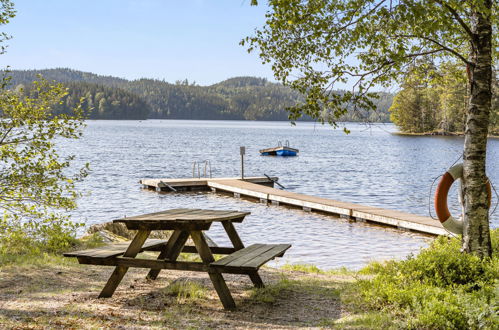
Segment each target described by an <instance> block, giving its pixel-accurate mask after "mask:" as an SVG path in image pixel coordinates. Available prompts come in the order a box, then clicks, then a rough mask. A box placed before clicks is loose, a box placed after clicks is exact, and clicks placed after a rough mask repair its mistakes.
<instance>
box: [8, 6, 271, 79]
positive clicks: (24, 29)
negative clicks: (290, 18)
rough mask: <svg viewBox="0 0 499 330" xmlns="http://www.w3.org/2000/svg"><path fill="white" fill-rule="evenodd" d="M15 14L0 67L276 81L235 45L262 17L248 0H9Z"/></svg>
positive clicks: (261, 8)
mask: <svg viewBox="0 0 499 330" xmlns="http://www.w3.org/2000/svg"><path fill="white" fill-rule="evenodd" d="M13 2H14V4H15V8H16V10H17V15H16V17H15V18H13V19H12V20H11V22H10V23H9V24H7V25H4V26H2V27H0V28H1V30H0V31H4V32H6V33H7V34H9V35H11V36H12V39H11V40H9V41H7V45H8V48H7V53H6V54H4V55H1V56H0V67H2V68H4V67H6V66H10V68H11V69H46V68H56V67H67V68H71V69H76V70H82V71H89V72H93V73H97V74H100V75H112V76H116V77H122V78H127V79H138V78H155V79H161V80H162V79H164V80H166V81H168V82H175V81H176V80H183V79H186V78H187V79H188V80H189V82H193V81H195V82H196V83H197V84H200V85H210V84H213V83H216V82H219V81H222V80H224V79H227V78H231V77H235V76H256V77H263V78H267V79H269V80H271V81H274V79H273V75H272V70H271V69H270V66H264V65H262V64H261V61H260V59H259V58H258V54H257V53H252V54H248V53H247V51H246V48H244V47H242V46H240V45H239V42H240V41H241V39H243V38H244V37H246V36H250V35H252V34H253V32H254V30H255V28H258V27H261V26H263V24H264V22H265V12H266V10H267V8H266V7H265V6H264V5H259V6H257V7H255V6H250V0H232V1H231V0H13Z"/></svg>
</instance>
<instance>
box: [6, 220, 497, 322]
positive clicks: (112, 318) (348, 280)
mask: <svg viewBox="0 0 499 330" xmlns="http://www.w3.org/2000/svg"><path fill="white" fill-rule="evenodd" d="M132 235H133V233H130V232H128V231H127V230H126V229H125V228H124V227H122V226H121V227H120V226H115V225H109V224H103V225H100V226H94V227H92V228H90V230H89V234H88V235H87V236H85V237H83V238H81V239H79V240H76V239H75V240H74V241H73V243H72V247H71V248H69V249H81V248H92V247H96V246H100V245H103V244H108V243H109V242H114V241H120V240H126V239H129V237H131V236H132ZM492 237H493V249H494V257H493V258H492V259H491V260H483V261H482V260H480V259H479V258H478V257H475V256H472V255H468V254H462V253H461V252H460V251H459V248H460V242H459V239H456V238H448V237H439V238H437V239H435V241H434V242H433V243H432V245H431V246H430V247H429V248H426V249H423V250H422V251H421V252H420V253H419V254H418V255H417V256H413V255H411V256H408V257H407V258H406V259H405V260H401V261H395V260H392V261H386V262H383V263H380V262H373V263H370V264H369V265H367V266H366V267H365V268H364V269H362V270H360V271H351V270H348V269H344V268H342V269H337V270H327V271H325V270H321V269H319V268H318V267H316V266H314V265H303V264H302V265H291V264H287V265H284V266H282V267H281V268H278V269H276V268H270V267H263V268H262V269H261V275H262V277H263V279H264V282H266V283H268V285H267V286H266V287H265V288H263V289H255V288H253V287H252V285H251V281H249V280H248V279H247V278H246V277H245V276H240V275H224V277H225V278H226V280H227V282H228V285H229V287H230V288H231V292H232V293H233V296H234V298H235V299H236V302H237V305H238V308H237V309H236V310H234V311H225V310H224V309H223V307H222V305H221V304H220V301H219V300H218V297H217V295H216V293H215V290H214V289H213V288H212V286H211V283H210V281H209V278H208V276H207V275H206V274H204V273H195V272H178V271H168V270H164V271H162V273H161V274H160V276H159V278H158V280H156V281H147V280H145V274H146V271H145V270H140V269H131V270H130V271H129V273H127V276H126V277H125V279H124V282H123V283H122V284H121V285H120V287H118V290H117V291H116V293H115V295H114V296H113V297H112V298H107V299H98V298H97V295H98V293H99V291H100V289H101V288H102V286H103V285H104V283H105V281H106V280H107V277H108V276H109V274H110V272H111V271H112V267H100V266H91V265H79V264H78V263H77V261H76V260H74V259H73V258H71V259H70V258H64V257H62V255H61V254H62V251H60V252H54V251H52V252H44V251H37V252H31V253H30V252H29V251H24V252H25V253H19V254H17V255H7V254H5V253H2V254H1V255H0V327H2V328H30V329H42V328H47V327H64V328H68V327H69V328H114V327H120V328H125V329H127V328H134V329H141V328H144V329H145V328H165V327H167V328H179V329H197V328H214V329H216V328H234V329H238V328H275V329H289V328H297V327H306V328H308V327H319V328H331V327H334V328H339V329H378V328H386V329H399V328H409V329H411V328H412V329H420V328H425V329H433V328H435V329H437V328H438V329H441V328H455V329H461V328H469V329H493V328H497V327H496V326H497V325H498V324H499V318H498V315H497V310H496V309H497V306H498V300H497V295H496V293H495V290H497V289H498V286H497V278H498V275H499V258H498V257H497V252H498V246H499V230H497V229H496V230H493V232H492ZM65 250H68V248H66V249H65ZM141 257H145V258H155V255H154V254H152V253H151V252H145V253H143V254H142V255H141ZM180 258H181V259H183V260H188V261H198V260H199V257H197V256H195V255H192V254H181V257H180Z"/></svg>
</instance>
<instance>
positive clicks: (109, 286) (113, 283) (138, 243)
mask: <svg viewBox="0 0 499 330" xmlns="http://www.w3.org/2000/svg"><path fill="white" fill-rule="evenodd" d="M150 233H151V231H150V230H139V231H138V232H137V235H135V237H134V238H133V241H132V242H131V243H130V245H129V246H128V249H127V250H126V252H125V254H123V256H124V257H130V258H135V256H136V255H137V254H138V253H139V252H140V250H141V248H142V245H144V242H145V241H146V239H147V237H148V236H149V234H150ZM127 271H128V267H125V266H118V267H116V268H115V269H114V272H113V273H112V274H111V277H109V280H107V283H106V286H104V289H102V291H101V293H100V294H99V298H109V297H111V296H112V295H113V293H114V291H116V288H117V287H118V285H119V284H120V282H121V280H122V279H123V276H125V274H126V272H127Z"/></svg>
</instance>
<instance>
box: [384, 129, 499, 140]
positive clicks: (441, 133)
mask: <svg viewBox="0 0 499 330" xmlns="http://www.w3.org/2000/svg"><path fill="white" fill-rule="evenodd" d="M391 134H393V135H400V136H451V137H452V136H454V137H464V132H445V131H441V130H436V131H430V132H392V133H391ZM487 137H488V138H489V139H499V135H498V134H489V135H488V136H487Z"/></svg>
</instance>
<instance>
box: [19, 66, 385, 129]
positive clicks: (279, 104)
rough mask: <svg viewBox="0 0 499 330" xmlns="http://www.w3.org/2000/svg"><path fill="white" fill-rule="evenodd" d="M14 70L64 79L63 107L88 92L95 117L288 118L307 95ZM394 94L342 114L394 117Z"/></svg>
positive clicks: (263, 86) (238, 80)
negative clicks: (372, 109) (374, 107)
mask: <svg viewBox="0 0 499 330" xmlns="http://www.w3.org/2000/svg"><path fill="white" fill-rule="evenodd" d="M10 75H11V86H12V88H15V87H17V86H19V85H22V86H25V87H27V86H29V85H30V83H31V82H32V81H34V80H37V79H38V75H42V76H43V77H44V78H45V79H47V80H55V81H58V82H61V83H64V84H65V85H67V87H68V88H69V91H70V93H69V95H68V96H67V97H66V99H65V100H64V102H63V105H62V106H61V107H58V109H57V111H58V112H67V111H69V109H70V108H71V107H72V106H74V105H75V104H76V102H77V101H78V100H79V98H80V97H85V104H84V107H85V108H86V109H93V110H91V113H90V118H93V119H147V118H155V119H234V120H288V113H287V112H286V107H289V106H292V105H294V104H296V103H297V102H299V101H300V99H301V96H300V95H299V94H298V93H297V92H295V91H292V90H291V89H289V88H287V87H285V86H283V85H281V84H276V83H271V82H269V81H267V80H266V79H263V78H257V77H234V78H230V79H227V80H224V81H221V82H219V83H216V84H213V85H211V86H199V85H196V84H194V83H189V81H188V80H187V79H186V80H184V81H177V82H175V83H174V84H172V83H168V82H166V81H161V80H156V79H146V78H143V79H137V80H127V79H123V78H117V77H112V76H101V75H97V74H94V73H90V72H82V71H77V70H72V69H66V68H56V69H46V70H14V71H11V72H10ZM392 98H393V96H392V95H391V94H382V95H381V98H380V100H378V101H377V104H378V113H377V114H376V116H377V117H375V116H374V115H373V114H362V112H360V114H361V115H363V116H362V118H357V117H356V116H358V115H359V113H356V114H353V113H349V114H347V115H345V116H344V117H343V118H342V119H341V120H344V121H359V120H365V118H369V117H372V118H370V119H371V120H372V121H389V119H388V118H389V115H388V108H389V107H390V105H391V103H392ZM303 120H311V118H309V117H304V118H303Z"/></svg>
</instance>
